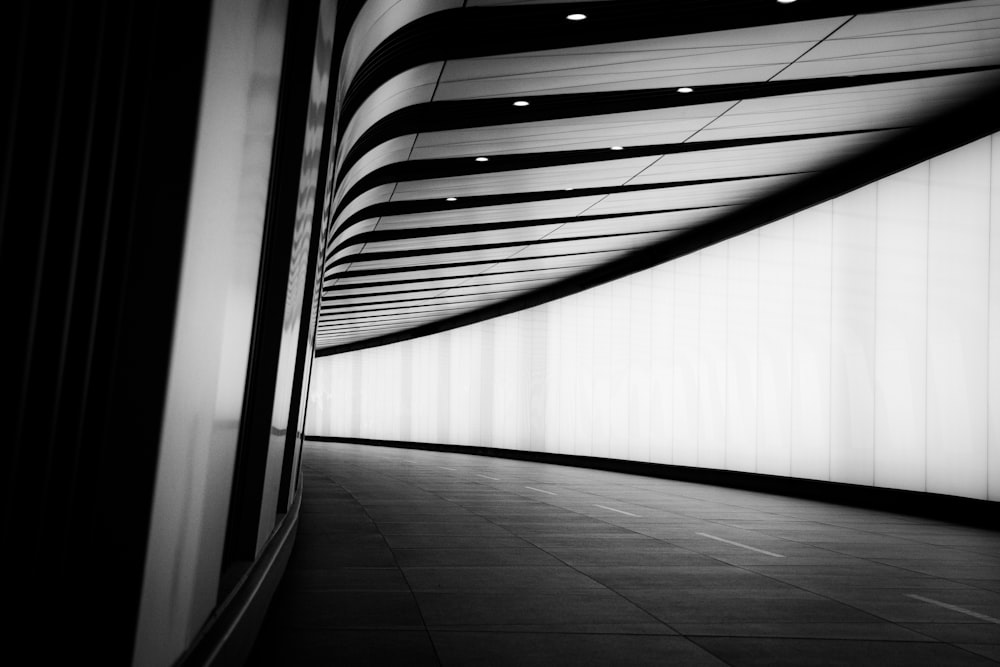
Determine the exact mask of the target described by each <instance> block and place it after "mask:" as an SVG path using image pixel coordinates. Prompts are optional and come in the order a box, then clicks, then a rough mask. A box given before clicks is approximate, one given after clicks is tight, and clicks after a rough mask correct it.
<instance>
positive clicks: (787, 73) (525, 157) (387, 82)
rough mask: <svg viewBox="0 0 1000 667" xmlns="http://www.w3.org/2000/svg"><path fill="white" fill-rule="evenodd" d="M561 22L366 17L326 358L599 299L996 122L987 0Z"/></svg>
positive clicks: (512, 9) (531, 14)
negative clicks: (633, 278) (644, 272)
mask: <svg viewBox="0 0 1000 667" xmlns="http://www.w3.org/2000/svg"><path fill="white" fill-rule="evenodd" d="M572 9H573V10H574V11H581V12H584V13H586V14H588V17H587V18H586V19H585V20H584V21H575V22H569V21H566V15H567V14H568V13H569V12H570V9H569V3H563V4H561V3H558V2H535V1H533V0H473V1H471V2H466V3H462V2H459V1H458V0H454V1H451V0H435V1H434V2H428V3H423V2H421V3H398V2H394V1H392V0H370V1H369V2H367V3H365V5H364V6H363V7H362V9H361V11H360V13H359V14H358V17H357V19H356V20H355V25H354V26H353V28H352V29H351V31H350V33H349V36H348V38H347V41H346V49H347V51H346V55H345V59H344V61H343V66H342V68H341V75H340V82H339V85H340V88H339V90H338V95H337V99H338V103H339V107H338V109H339V117H338V124H337V128H338V137H337V142H338V143H337V147H338V148H337V159H336V164H335V167H336V171H335V178H334V189H333V191H332V192H331V193H330V196H331V202H332V209H331V212H330V217H329V220H328V229H327V247H326V253H325V258H324V262H325V263H324V277H323V296H322V301H321V308H320V314H319V330H318V331H319V333H318V334H317V341H316V342H317V349H318V350H319V352H318V353H319V354H329V353H336V352H339V351H346V350H349V349H357V348H358V347H365V346H370V345H376V344H383V343H386V342H392V341H394V340H401V339H404V338H407V337H413V336H416V335H422V334H425V333H430V332H433V331H438V330H442V329H446V328H449V327H453V326H459V325H461V324H463V323H469V322H473V321H478V320H479V319H483V318H485V317H491V316H495V315H499V314H503V313H505V312H511V311H513V310H517V309H519V308H524V307H528V306H530V305H534V304H535V303H540V302H544V301H545V300H549V299H551V298H555V297H557V296H559V295H561V294H567V293H572V292H573V291H578V290H579V289H583V288H584V287H586V286H588V285H594V284H600V283H601V282H605V281H607V280H609V279H612V278H614V277H615V276H617V275H623V274H624V273H627V272H629V271H633V270H636V267H638V266H648V265H652V264H655V263H656V262H658V261H664V260H666V259H670V258H671V257H676V256H680V255H683V254H685V253H686V252H690V251H691V250H694V249H697V248H698V247H704V245H706V244H709V243H711V242H713V241H714V240H718V239H721V238H725V237H727V236H729V235H732V234H735V233H738V232H739V231H740V230H744V229H746V228H748V226H749V228H752V227H753V226H759V225H761V224H766V223H767V222H768V221H770V220H773V219H776V218H777V217H781V215H782V214H783V213H782V212H787V209H788V208H789V207H793V209H794V210H798V209H800V208H802V207H804V206H807V205H810V204H814V203H817V202H818V201H821V200H822V199H824V198H828V197H830V196H833V195H834V193H836V192H838V191H844V190H847V189H851V188H852V187H857V185H860V184H862V182H863V179H865V178H867V179H871V178H877V177H879V175H884V174H885V173H889V172H890V171H892V170H895V169H900V168H903V167H904V166H906V160H908V159H909V160H913V159H916V158H919V157H921V156H925V157H930V154H927V153H928V152H929V151H933V150H935V148H934V147H935V146H946V145H948V144H947V142H948V141H952V142H954V141H958V140H959V139H960V138H962V137H966V136H968V138H969V139H971V138H975V136H972V135H973V134H974V133H976V132H979V133H980V135H978V136H981V134H985V133H986V132H987V131H990V130H991V129H995V128H996V126H997V125H1000V119H998V120H992V119H991V117H990V114H989V113H987V112H984V111H981V110H980V111H976V110H975V106H976V105H975V104H974V103H973V100H974V98H975V97H976V96H983V97H981V98H980V99H994V98H995V97H996V96H997V95H998V94H1000V78H998V71H1000V0H976V1H973V2H951V3H948V2H945V3H932V2H919V1H914V2H906V1H903V0H871V1H870V2H867V3H862V2H822V1H821V0H813V1H811V2H793V3H785V4H780V5H779V4H778V3H773V2H762V1H760V0H756V1H752V0H720V1H719V2H712V3H707V2H693V1H688V0H677V2H671V3H664V2H653V1H651V0H641V1H640V0H619V1H617V2H586V3H579V5H574V6H573V7H572ZM571 23H572V25H570V24H571ZM987 95H992V96H994V97H993V98H987V97H985V96H987ZM515 103H516V104H515ZM994 115H997V114H994ZM952 118H954V119H958V120H954V121H952V120H950V119H952ZM964 119H971V120H970V122H968V123H966V122H965V120H964ZM972 121H974V122H972ZM932 128H933V129H932ZM942 128H943V129H942ZM942 133H943V134H945V135H948V136H946V137H945V138H944V139H941V138H940V135H941V134H942ZM938 150H943V149H938ZM795 207H797V208H795Z"/></svg>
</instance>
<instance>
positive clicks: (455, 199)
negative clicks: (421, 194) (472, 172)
mask: <svg viewBox="0 0 1000 667" xmlns="http://www.w3.org/2000/svg"><path fill="white" fill-rule="evenodd" d="M445 201H458V197H446V198H445Z"/></svg>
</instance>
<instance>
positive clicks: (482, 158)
mask: <svg viewBox="0 0 1000 667" xmlns="http://www.w3.org/2000/svg"><path fill="white" fill-rule="evenodd" d="M489 161H490V159H489V158H488V157H482V156H480V157H477V158H476V162H489Z"/></svg>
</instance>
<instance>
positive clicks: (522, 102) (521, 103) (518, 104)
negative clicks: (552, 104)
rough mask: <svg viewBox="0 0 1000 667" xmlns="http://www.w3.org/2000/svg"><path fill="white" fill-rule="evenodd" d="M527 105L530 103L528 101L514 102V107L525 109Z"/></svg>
mask: <svg viewBox="0 0 1000 667" xmlns="http://www.w3.org/2000/svg"><path fill="white" fill-rule="evenodd" d="M529 104H531V102H529V101H528V100H518V101H517V102H514V106H516V107H526V106H528V105H529Z"/></svg>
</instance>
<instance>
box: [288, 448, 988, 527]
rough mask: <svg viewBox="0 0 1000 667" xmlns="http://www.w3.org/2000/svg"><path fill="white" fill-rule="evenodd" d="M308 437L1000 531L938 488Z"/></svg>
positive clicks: (980, 509)
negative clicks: (602, 473)
mask: <svg viewBox="0 0 1000 667" xmlns="http://www.w3.org/2000/svg"><path fill="white" fill-rule="evenodd" d="M306 440H313V441H317V442H343V443H348V444H356V445H374V446H378V447H399V448H404V449H425V450H430V451H438V452H455V453H459V454H476V455H478V456H494V457H499V458H508V459H518V460H522V461H539V462H542V463H554V464H557V465H567V466H575V467H579V468H595V469H598V470H610V471H614V472H623V473H628V474H632V475H645V476H647V477H660V478H663V479H675V480H679V481H684V482H695V483H698V484H711V485H714V486H726V487H731V488H737V489H744V490H747V491H759V492H762V493H773V494H778V495H784V496H792V497H796V498H808V499H810V500H820V501H823V502H829V503H836V504H839V505H850V506H852V507H864V508H868V509H876V510H883V511H888V512H896V513H899V514H907V515H910V516H920V517H924V518H931V519H938V520H941V521H948V522H950V523H960V524H964V525H970V526H977V527H981V528H988V529H990V530H1000V503H997V502H993V501H989V500H977V499H975V498H963V497H961V496H949V495H944V494H940V493H926V492H921V491H904V490H900V489H887V488H882V487H873V486H862V485H859V484H845V483H843V482H825V481H822V480H814V479H800V478H796V477H782V476H780V475H764V474H760V473H752V472H736V471H732V470H717V469H712V468H693V467H689V466H678V465H669V464H664V463H645V462H641V461H626V460H623V459H606V458H600V457H596V456H577V455H574V454H552V453H548V452H531V451H523V450H516V449H499V448H496V447H479V446H465V445H445V444H440V443H433V442H410V441H401V440H370V439H367V438H334V437H327V436H314V435H309V436H306Z"/></svg>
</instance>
